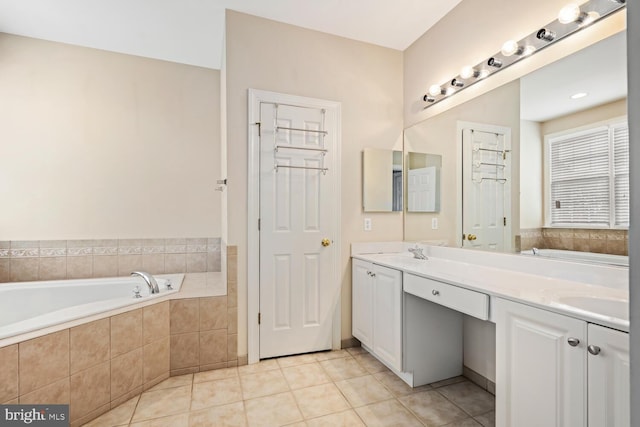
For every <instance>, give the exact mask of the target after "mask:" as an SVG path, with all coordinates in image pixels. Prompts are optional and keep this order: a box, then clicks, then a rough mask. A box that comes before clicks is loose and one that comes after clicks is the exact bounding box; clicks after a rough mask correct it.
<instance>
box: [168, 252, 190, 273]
mask: <svg viewBox="0 0 640 427" xmlns="http://www.w3.org/2000/svg"><path fill="white" fill-rule="evenodd" d="M164 271H165V273H186V272H187V256H186V254H166V255H165V257H164Z"/></svg>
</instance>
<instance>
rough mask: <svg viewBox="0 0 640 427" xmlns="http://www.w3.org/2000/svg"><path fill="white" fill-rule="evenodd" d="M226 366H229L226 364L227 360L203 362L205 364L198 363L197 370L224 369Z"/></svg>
mask: <svg viewBox="0 0 640 427" xmlns="http://www.w3.org/2000/svg"><path fill="white" fill-rule="evenodd" d="M228 367H229V366H227V362H220V363H211V364H205V365H200V367H199V372H211V371H216V370H221V369H226V368H228Z"/></svg>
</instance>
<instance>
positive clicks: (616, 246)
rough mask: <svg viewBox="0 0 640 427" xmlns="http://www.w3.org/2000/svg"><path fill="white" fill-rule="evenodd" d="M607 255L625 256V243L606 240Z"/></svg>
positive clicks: (624, 241) (626, 252)
mask: <svg viewBox="0 0 640 427" xmlns="http://www.w3.org/2000/svg"><path fill="white" fill-rule="evenodd" d="M607 253H608V254H612V255H627V254H628V249H627V241H626V240H624V239H622V240H609V239H607Z"/></svg>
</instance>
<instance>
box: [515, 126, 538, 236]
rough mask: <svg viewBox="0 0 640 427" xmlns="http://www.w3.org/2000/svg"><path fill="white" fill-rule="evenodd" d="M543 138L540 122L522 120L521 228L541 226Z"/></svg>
mask: <svg viewBox="0 0 640 427" xmlns="http://www.w3.org/2000/svg"><path fill="white" fill-rule="evenodd" d="M542 147H543V138H542V130H541V127H540V123H538V122H533V121H530V120H521V121H520V159H521V161H520V197H519V198H518V199H515V200H520V228H521V229H527V228H540V227H542V226H543V225H544V211H543V192H542V188H543V185H544V182H543V176H544V175H543V169H542V164H543V158H542V151H543V150H542Z"/></svg>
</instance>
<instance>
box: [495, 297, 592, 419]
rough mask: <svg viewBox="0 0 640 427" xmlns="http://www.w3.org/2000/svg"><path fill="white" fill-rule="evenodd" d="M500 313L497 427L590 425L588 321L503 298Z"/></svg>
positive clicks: (498, 306)
mask: <svg viewBox="0 0 640 427" xmlns="http://www.w3.org/2000/svg"><path fill="white" fill-rule="evenodd" d="M495 314H496V426H497V427H540V426H544V427H561V426H563V427H581V426H586V415H587V414H586V403H587V402H586V399H587V393H586V390H587V388H586V386H587V384H586V376H587V372H586V368H587V366H586V358H587V351H586V347H587V342H586V337H587V326H586V322H583V321H581V320H577V319H573V318H571V317H567V316H562V315H559V314H556V313H552V312H549V311H545V310H540V309H537V308H533V307H530V306H527V305H524V304H517V303H513V302H511V301H506V300H502V299H496V303H495ZM569 339H571V342H572V343H574V344H575V346H572V345H571V344H570V343H569ZM575 340H577V341H575Z"/></svg>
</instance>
